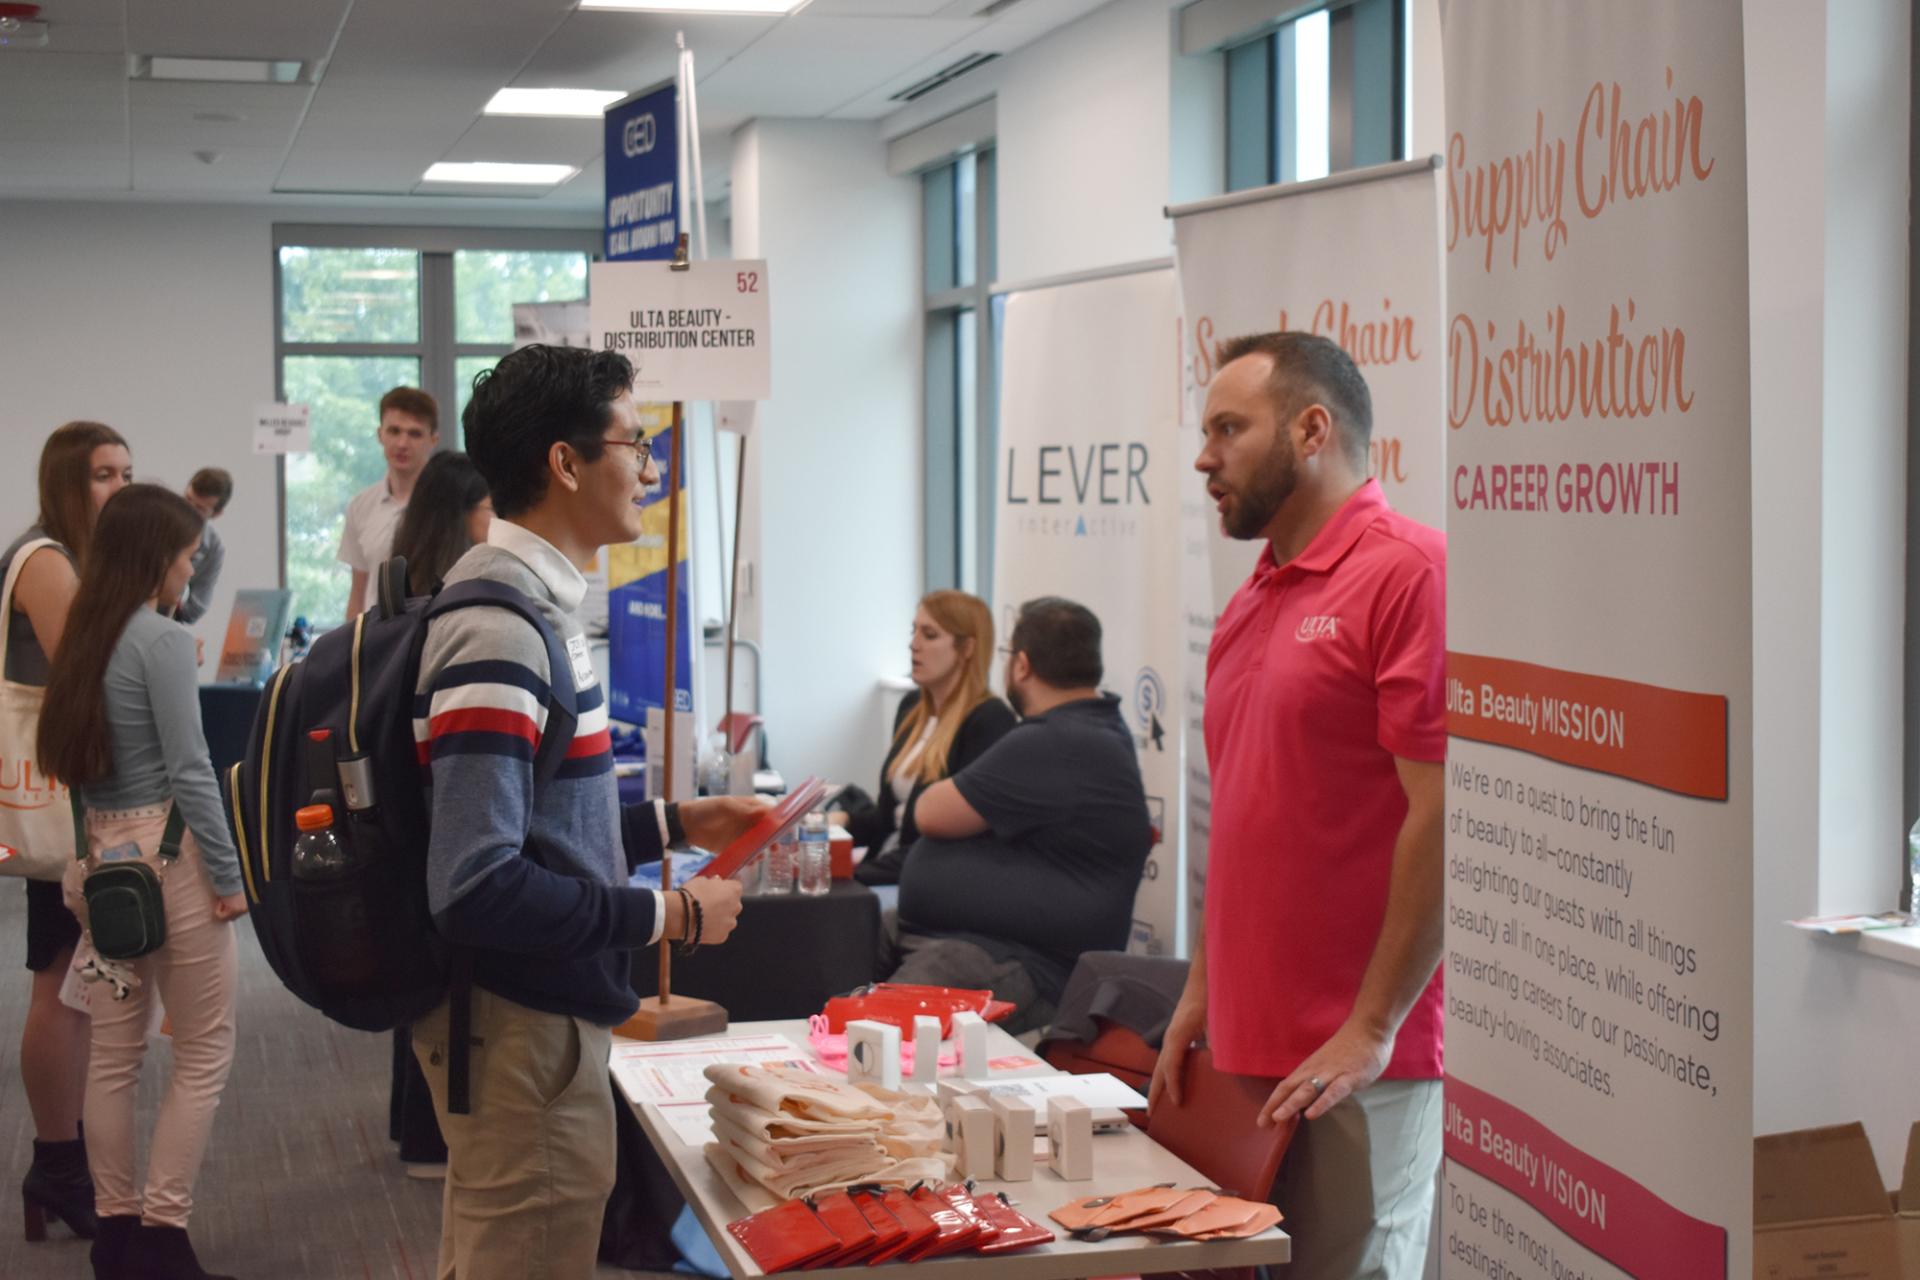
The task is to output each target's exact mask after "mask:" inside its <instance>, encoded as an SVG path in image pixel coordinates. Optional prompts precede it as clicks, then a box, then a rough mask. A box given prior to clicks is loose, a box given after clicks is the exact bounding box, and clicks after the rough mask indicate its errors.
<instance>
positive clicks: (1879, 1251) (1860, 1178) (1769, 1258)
mask: <svg viewBox="0 0 1920 1280" xmlns="http://www.w3.org/2000/svg"><path fill="white" fill-rule="evenodd" d="M1908 1156H1909V1158H1908V1162H1907V1163H1908V1174H1909V1176H1908V1181H1909V1182H1912V1181H1913V1177H1912V1167H1913V1163H1914V1161H1913V1158H1912V1152H1911V1150H1910V1151H1909V1153H1908ZM1753 1274H1754V1277H1755V1280H1832V1278H1833V1277H1836V1276H1845V1277H1847V1280H1900V1277H1901V1275H1902V1271H1901V1266H1900V1236H1899V1234H1898V1231H1897V1229H1896V1219H1895V1217H1894V1213H1893V1209H1892V1204H1891V1202H1890V1201H1889V1200H1888V1198H1887V1190H1886V1188H1885V1187H1884V1186H1883V1185H1881V1182H1880V1169H1879V1166H1878V1165H1876V1164H1875V1163H1874V1159H1873V1147H1872V1145H1871V1144H1870V1143H1869V1142H1868V1141H1867V1131H1866V1127H1865V1126H1864V1125H1861V1124H1859V1123H1858V1122H1855V1123H1853V1124H1846V1125H1835V1126H1833V1127H1831V1128H1826V1129H1802V1130H1800V1131H1798V1132H1795V1133H1773V1134H1766V1135H1764V1136H1762V1137H1758V1138H1755V1139H1754V1140H1753Z"/></svg>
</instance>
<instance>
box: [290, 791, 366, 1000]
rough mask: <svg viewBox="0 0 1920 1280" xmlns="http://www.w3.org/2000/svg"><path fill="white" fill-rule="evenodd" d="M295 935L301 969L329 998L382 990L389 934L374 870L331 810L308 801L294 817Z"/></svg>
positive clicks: (329, 807)
mask: <svg viewBox="0 0 1920 1280" xmlns="http://www.w3.org/2000/svg"><path fill="white" fill-rule="evenodd" d="M293 819H294V825H295V826H296V827H298V828H299V831H300V838H299V839H297V840H295V841H294V844H293V936H294V946H295V948H296V949H297V950H298V951H299V955H300V964H301V967H302V968H304V969H305V970H306V973H307V977H308V978H309V979H310V980H311V981H312V982H313V984H314V985H315V987H317V988H318V989H319V990H320V991H321V992H322V993H324V994H325V995H326V996H328V997H341V996H357V995H367V994H370V993H372V992H373V991H374V990H375V989H376V988H377V987H378V986H379V985H380V979H381V973H382V971H383V969H384V967H385V966H384V965H383V963H382V960H383V955H384V952H385V950H386V942H385V940H386V937H387V936H389V935H386V934H385V933H384V931H383V930H382V929H381V928H380V927H379V925H378V923H377V922H378V919H379V917H380V916H382V915H384V914H386V913H385V912H383V911H382V910H381V902H380V899H381V895H382V893H383V890H384V888H385V886H383V885H381V884H380V883H379V881H380V879H382V877H380V876H379V875H378V872H377V869H376V868H375V867H374V866H372V864H371V862H370V860H369V859H368V858H367V857H366V856H365V854H364V853H363V852H362V851H361V850H358V849H356V848H355V847H354V845H353V842H352V840H351V838H346V839H343V838H342V836H343V834H345V833H342V832H340V831H338V830H337V829H336V827H335V825H334V820H333V806H332V805H327V804H310V805H306V806H304V807H303V808H301V809H300V810H299V811H298V812H296V813H295V814H294V815H293Z"/></svg>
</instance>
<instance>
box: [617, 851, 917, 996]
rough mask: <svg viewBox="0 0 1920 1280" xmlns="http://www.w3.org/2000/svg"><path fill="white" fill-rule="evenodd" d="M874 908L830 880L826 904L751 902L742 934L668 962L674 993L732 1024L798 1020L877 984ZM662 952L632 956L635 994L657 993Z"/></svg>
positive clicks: (791, 898) (859, 891)
mask: <svg viewBox="0 0 1920 1280" xmlns="http://www.w3.org/2000/svg"><path fill="white" fill-rule="evenodd" d="M879 942H880V900H879V899H878V898H876V897H875V896H874V894H873V890H871V889H869V888H867V886H865V885H863V884H860V883H858V882H857V881H853V880H835V881H834V882H833V887H832V888H831V889H829V890H828V891H827V893H826V895H825V896H824V897H818V898H809V897H804V896H802V895H800V894H780V895H778V896H768V895H764V894H756V895H753V896H750V897H748V898H747V900H746V906H745V908H744V909H743V910H742V911H741V913H740V927H739V928H738V929H737V930H735V931H734V934H733V936H732V937H731V938H729V939H727V941H726V942H725V943H724V944H723V945H721V946H717V947H701V948H700V949H699V950H698V951H696V952H694V953H693V954H692V955H690V956H675V957H674V958H673V989H674V991H676V992H678V993H681V994H683V995H690V996H699V997H700V998H701V999H703V1000H713V1001H717V1002H718V1003H719V1004H720V1005H721V1006H722V1007H724V1008H725V1009H726V1011H727V1016H728V1017H729V1018H731V1019H732V1020H733V1021H735V1022H759V1021H763V1020H766V1019H771V1018H804V1017H807V1016H808V1015H809V1014H815V1013H818V1012H820V1006H822V1005H823V1004H825V1003H826V1002H827V997H828V996H834V995H839V994H840V993H841V992H844V991H849V990H851V989H853V988H854V987H859V986H864V985H866V984H867V983H869V982H872V981H874V980H875V977H876V975H875V973H874V960H875V952H876V951H877V950H878V948H879ZM659 971H660V950H659V948H658V947H649V948H647V949H646V950H644V951H636V952H634V953H633V989H634V990H635V991H637V992H639V993H640V995H642V996H650V995H653V994H655V992H657V991H658V990H659Z"/></svg>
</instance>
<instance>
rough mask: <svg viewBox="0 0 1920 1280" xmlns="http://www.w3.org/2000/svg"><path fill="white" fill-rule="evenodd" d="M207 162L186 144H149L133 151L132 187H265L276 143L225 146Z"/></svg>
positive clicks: (276, 156)
mask: <svg viewBox="0 0 1920 1280" xmlns="http://www.w3.org/2000/svg"><path fill="white" fill-rule="evenodd" d="M218 154H219V159H218V160H217V161H215V162H214V163H212V164H208V163H207V162H205V161H204V160H201V159H200V158H199V157H198V156H196V155H194V154H193V151H192V150H191V149H189V148H186V147H177V146H150V147H141V148H140V149H138V150H137V151H135V152H134V157H133V186H134V190H136V191H169V192H178V191H205V192H209V193H215V192H236V191H247V192H254V191H267V190H271V189H272V186H273V175H274V174H275V173H276V172H278V170H279V168H280V157H281V154H282V149H281V148H280V147H226V148H222V149H220V150H219V153H218Z"/></svg>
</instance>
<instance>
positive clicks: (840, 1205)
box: [806, 1191, 880, 1271]
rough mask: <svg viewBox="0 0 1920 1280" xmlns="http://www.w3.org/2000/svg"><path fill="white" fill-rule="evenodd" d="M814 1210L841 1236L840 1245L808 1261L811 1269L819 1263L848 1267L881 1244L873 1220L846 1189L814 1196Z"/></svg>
mask: <svg viewBox="0 0 1920 1280" xmlns="http://www.w3.org/2000/svg"><path fill="white" fill-rule="evenodd" d="M813 1211H814V1212H815V1213H816V1214H818V1215H819V1216H820V1221H821V1222H823V1223H824V1224H826V1228H827V1230H829V1231H831V1232H833V1234H834V1235H836V1236H838V1237H840V1248H839V1249H838V1250H836V1251H835V1252H833V1253H828V1254H822V1255H821V1256H820V1257H818V1258H815V1259H814V1260H813V1261H812V1262H809V1263H808V1264H807V1265H806V1269H807V1270H808V1271H813V1270H815V1269H817V1268H819V1267H845V1266H851V1265H852V1264H853V1263H856V1262H859V1261H861V1260H863V1259H864V1258H866V1256H867V1255H868V1254H870V1253H872V1252H874V1251H875V1250H876V1249H878V1248H879V1247H880V1237H879V1236H878V1235H877V1234H875V1232H874V1229H873V1224H871V1223H869V1222H868V1221H867V1216H866V1215H865V1214H863V1213H861V1212H860V1206H858V1205H856V1204H855V1203H854V1202H853V1199H852V1197H850V1196H849V1195H847V1193H846V1192H844V1191H825V1192H822V1193H820V1194H819V1195H817V1196H815V1197H813Z"/></svg>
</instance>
